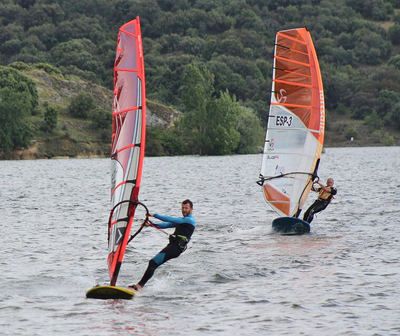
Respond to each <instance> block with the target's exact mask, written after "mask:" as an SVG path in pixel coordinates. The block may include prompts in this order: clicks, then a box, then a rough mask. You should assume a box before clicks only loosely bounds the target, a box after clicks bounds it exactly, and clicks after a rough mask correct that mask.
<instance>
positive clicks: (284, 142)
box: [260, 28, 325, 216]
mask: <svg viewBox="0 0 400 336" xmlns="http://www.w3.org/2000/svg"><path fill="white" fill-rule="evenodd" d="M324 129H325V105H324V91H323V86H322V78H321V72H320V68H319V64H318V59H317V54H316V52H315V48H314V45H313V42H312V39H311V35H310V33H309V32H308V30H307V29H306V28H298V29H291V30H284V31H280V32H278V33H277V34H276V40H275V52H274V67H273V79H272V94H271V104H270V110H269V117H268V128H267V134H266V139H265V147H264V154H263V161H262V167H261V174H260V177H261V181H262V183H260V184H262V187H263V193H264V197H265V200H266V201H267V202H268V203H269V204H270V205H271V207H272V208H273V209H274V210H275V211H276V212H277V213H279V214H280V215H284V216H295V215H296V213H297V211H298V210H299V209H301V208H302V206H303V204H304V202H305V201H306V199H307V196H308V194H309V192H310V189H311V185H312V178H313V174H314V173H315V171H316V167H317V165H318V163H319V158H320V156H321V151H322V146H323V144H324Z"/></svg>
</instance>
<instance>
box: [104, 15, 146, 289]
mask: <svg viewBox="0 0 400 336" xmlns="http://www.w3.org/2000/svg"><path fill="white" fill-rule="evenodd" d="M145 132H146V95H145V75H144V59H143V48H142V36H141V30H140V20H139V17H137V18H136V19H134V20H132V21H130V22H128V23H126V24H124V25H123V26H121V27H120V29H119V33H118V40H117V50H116V57H115V62H114V101H113V111H112V149H111V164H112V167H111V172H112V177H111V207H112V209H113V211H112V212H111V215H110V221H109V227H108V258H107V261H108V269H109V275H110V279H111V281H110V282H111V285H112V286H113V285H115V283H116V281H117V277H118V273H119V269H120V267H121V263H122V260H123V257H124V254H125V249H126V245H127V243H128V239H129V235H130V231H131V227H132V223H133V216H134V213H135V209H136V206H135V204H134V203H133V202H134V201H137V200H138V195H139V188H140V181H141V176H142V166H143V159H144V149H145ZM127 201H133V202H132V203H130V202H127ZM121 202H122V203H121Z"/></svg>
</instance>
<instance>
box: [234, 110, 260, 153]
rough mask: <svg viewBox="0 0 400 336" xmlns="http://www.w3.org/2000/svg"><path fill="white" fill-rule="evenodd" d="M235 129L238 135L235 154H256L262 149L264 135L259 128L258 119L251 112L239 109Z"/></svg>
mask: <svg viewBox="0 0 400 336" xmlns="http://www.w3.org/2000/svg"><path fill="white" fill-rule="evenodd" d="M237 129H238V131H239V134H240V142H239V146H238V148H237V153H239V154H251V153H257V152H258V151H259V150H260V148H262V145H263V139H264V135H265V134H264V129H263V128H262V127H261V123H260V119H259V118H258V117H257V116H256V115H255V113H254V111H253V110H251V109H249V108H245V107H241V111H240V114H239V118H238V126H237Z"/></svg>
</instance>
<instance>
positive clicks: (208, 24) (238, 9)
mask: <svg viewBox="0 0 400 336" xmlns="http://www.w3.org/2000/svg"><path fill="white" fill-rule="evenodd" d="M137 15H139V16H140V17H141V22H142V32H143V41H144V51H145V66H146V75H147V93H148V96H149V97H150V98H152V99H155V100H158V101H160V102H162V103H164V104H167V105H172V106H175V107H176V108H182V107H184V106H185V100H184V95H183V94H182V92H181V90H182V88H183V87H184V86H185V85H184V84H183V83H184V82H185V76H186V71H187V69H188V67H190V66H193V65H195V64H197V65H198V66H199V67H200V68H202V69H207V71H209V72H210V74H211V75H212V78H213V80H212V85H211V84H210V90H211V91H212V92H214V93H213V95H214V96H215V97H214V98H215V99H220V100H219V101H218V102H219V103H221V104H222V103H223V99H224V97H225V98H226V97H227V96H229V97H231V99H233V97H235V98H234V99H233V100H232V101H234V102H235V103H237V104H240V105H241V106H242V107H245V108H247V109H249V110H247V112H245V113H244V114H246V115H247V116H249V113H250V112H249V111H250V110H253V111H255V113H256V115H257V116H258V118H259V119H260V120H261V121H262V122H263V124H262V125H263V126H265V123H266V120H267V110H268V102H269V99H270V87H271V75H272V52H273V43H274V36H275V33H276V31H278V30H282V29H289V28H294V27H301V26H307V27H308V29H309V30H310V31H311V33H312V37H313V39H314V43H315V46H316V49H317V53H318V56H319V60H320V65H321V69H322V73H323V81H324V86H325V97H326V106H327V109H328V113H330V114H333V115H336V116H346V117H348V118H352V119H358V120H363V121H364V122H365V123H366V124H368V125H372V124H373V125H375V127H382V128H387V129H397V130H399V129H400V115H399V113H400V112H399V111H400V105H399V104H400V87H399V85H400V84H399V81H398V78H399V75H400V56H399V50H400V1H399V0H368V1H364V0H337V1H332V0H284V1H275V0H247V1H243V0H215V1H209V0H96V1H94V0H58V1H49V0H4V1H2V2H1V4H0V64H3V65H8V64H11V63H13V62H17V61H22V62H25V63H48V64H51V65H53V66H55V67H57V69H58V70H59V71H61V72H62V73H64V74H73V75H77V76H79V77H82V78H85V79H87V80H90V81H93V82H95V83H100V84H102V85H104V86H106V87H109V88H111V86H112V66H113V61H114V55H115V39H116V35H117V31H118V28H119V26H120V25H121V24H123V23H124V22H126V21H128V20H131V19H132V18H134V17H135V16H137ZM206 77H207V76H206ZM210 104H211V103H210ZM209 106H211V105H209ZM183 112H184V113H186V112H187V113H190V111H189V110H188V111H183ZM198 112H199V111H198ZM199 113H200V112H199ZM249 118H250V117H249ZM328 122H329V120H328ZM180 127H183V126H180ZM237 131H238V130H237ZM154 132H156V130H154ZM157 132H158V130H157ZM174 132H175V133H177V132H178V133H179V134H180V135H182V134H183V133H182V131H181V130H180V129H179V127H177V128H176V129H174V130H169V131H165V134H159V138H160V141H161V142H162V143H164V144H165V142H166V141H169V142H170V144H169V145H168V146H170V147H174V145H173V140H172V139H174V138H175V136H176V134H175V133H174ZM196 132H197V130H196ZM196 132H194V133H193V134H195V133H196ZM182 136H183V135H182ZM185 136H188V135H185ZM168 146H167V145H166V146H164V147H165V148H167V147H168ZM238 148H239V147H237V148H236V150H238ZM202 150H204V149H202ZM167 152H169V150H168V151H167Z"/></svg>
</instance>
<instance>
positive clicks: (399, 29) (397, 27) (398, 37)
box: [389, 23, 400, 45]
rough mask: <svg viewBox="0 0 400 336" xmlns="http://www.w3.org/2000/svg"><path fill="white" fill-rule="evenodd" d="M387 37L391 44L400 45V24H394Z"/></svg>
mask: <svg viewBox="0 0 400 336" xmlns="http://www.w3.org/2000/svg"><path fill="white" fill-rule="evenodd" d="M389 37H390V40H391V41H392V43H393V44H396V45H399V44H400V24H399V23H396V24H394V25H393V26H391V27H390V28H389Z"/></svg>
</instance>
